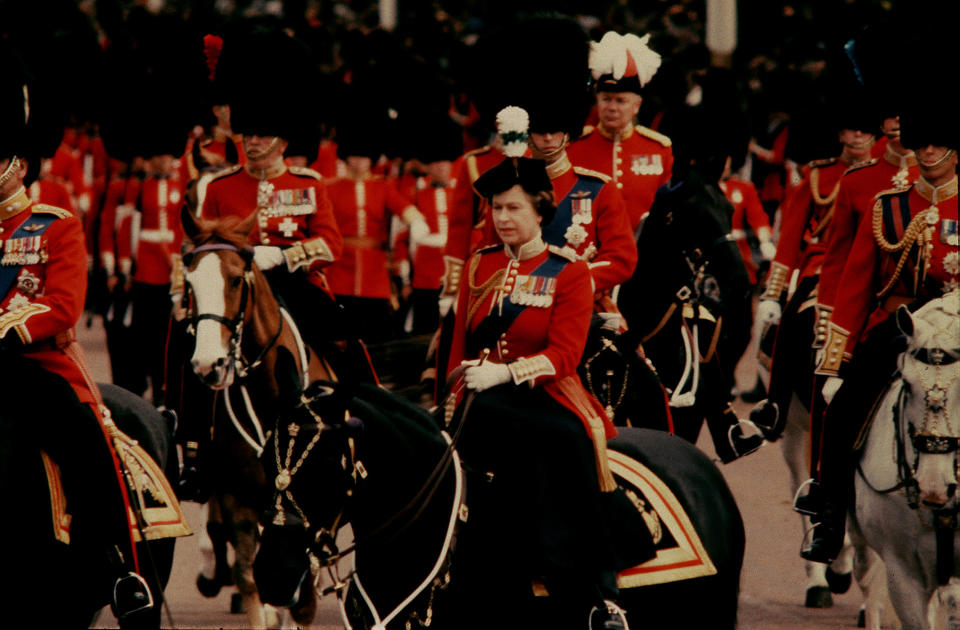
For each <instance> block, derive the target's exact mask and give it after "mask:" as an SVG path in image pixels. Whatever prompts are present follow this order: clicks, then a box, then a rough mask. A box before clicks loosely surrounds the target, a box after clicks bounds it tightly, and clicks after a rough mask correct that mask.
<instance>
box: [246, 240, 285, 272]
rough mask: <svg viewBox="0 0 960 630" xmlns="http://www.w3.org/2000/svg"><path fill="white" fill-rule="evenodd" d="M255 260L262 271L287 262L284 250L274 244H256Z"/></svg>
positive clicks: (254, 249) (254, 250)
mask: <svg viewBox="0 0 960 630" xmlns="http://www.w3.org/2000/svg"><path fill="white" fill-rule="evenodd" d="M253 262H255V263H257V267H260V271H266V270H267V269H273V268H274V267H278V266H280V265H282V264H284V263H285V262H286V259H285V258H284V257H283V250H282V249H280V248H279V247H276V246H274V245H256V246H254V248H253Z"/></svg>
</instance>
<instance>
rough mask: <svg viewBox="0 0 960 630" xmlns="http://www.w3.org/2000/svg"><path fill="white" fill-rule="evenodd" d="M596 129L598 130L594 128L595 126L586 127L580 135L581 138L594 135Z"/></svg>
mask: <svg viewBox="0 0 960 630" xmlns="http://www.w3.org/2000/svg"><path fill="white" fill-rule="evenodd" d="M594 129H596V127H594V126H593V125H584V126H583V133H581V134H580V137H581V138H583V137H586V136H589V135H590V134H591V133H593V130H594Z"/></svg>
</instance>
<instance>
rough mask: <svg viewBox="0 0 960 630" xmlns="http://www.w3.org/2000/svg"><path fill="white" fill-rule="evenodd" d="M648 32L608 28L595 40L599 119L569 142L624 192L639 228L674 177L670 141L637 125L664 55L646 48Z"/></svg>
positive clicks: (582, 162)
mask: <svg viewBox="0 0 960 630" xmlns="http://www.w3.org/2000/svg"><path fill="white" fill-rule="evenodd" d="M649 39H650V35H649V34H648V35H645V36H644V37H642V38H640V37H637V36H636V35H632V34H628V35H619V34H617V33H614V32H612V31H611V32H608V33H607V34H606V35H604V36H603V39H601V40H600V42H599V43H598V44H597V43H594V44H592V50H591V52H590V70H591V72H592V73H593V78H594V80H595V84H596V99H597V113H598V116H599V123H598V124H597V126H596V127H594V128H587V129H584V132H583V136H582V137H581V138H580V139H578V140H577V141H576V142H574V143H572V144H571V145H570V148H569V150H568V153H569V155H570V160H571V162H573V163H574V164H576V165H578V166H582V167H584V168H588V169H590V170H593V171H597V172H599V173H603V174H604V175H606V176H607V177H609V178H610V179H611V182H612V185H613V186H615V187H616V188H618V189H619V190H620V192H621V193H622V194H623V198H624V200H625V201H626V206H627V212H628V213H629V215H630V226H631V229H633V230H636V229H637V227H638V226H639V225H640V221H641V220H642V219H643V217H644V215H645V214H646V213H647V212H648V211H649V209H650V204H652V203H653V197H654V195H655V194H656V192H657V190H658V189H659V188H660V187H661V186H662V185H663V184H665V183H666V182H667V181H668V180H669V179H670V172H671V168H672V166H673V152H672V150H671V147H670V139H669V138H667V137H666V136H664V135H663V134H660V133H657V132H656V131H653V130H652V129H648V128H646V127H643V126H642V125H636V124H634V119H635V118H636V115H637V113H638V112H639V111H640V105H641V104H642V102H643V97H642V93H643V87H644V86H645V85H647V83H649V82H650V79H652V78H653V75H654V74H655V73H656V71H657V69H658V68H659V67H660V55H658V54H657V53H655V52H654V51H653V50H651V49H650V48H649V47H648V46H647V42H648V41H649Z"/></svg>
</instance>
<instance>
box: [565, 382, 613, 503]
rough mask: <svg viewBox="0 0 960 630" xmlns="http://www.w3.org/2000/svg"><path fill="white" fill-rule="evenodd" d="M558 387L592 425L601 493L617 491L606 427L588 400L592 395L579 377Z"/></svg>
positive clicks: (592, 437) (591, 437) (591, 434)
mask: <svg viewBox="0 0 960 630" xmlns="http://www.w3.org/2000/svg"><path fill="white" fill-rule="evenodd" d="M557 386H558V387H559V389H560V391H561V392H563V395H564V396H566V397H567V400H569V401H570V402H572V403H573V404H574V406H575V407H576V408H577V410H578V411H579V412H580V414H581V415H582V416H583V417H584V418H586V421H587V423H588V424H589V425H590V441H591V442H593V454H594V456H595V457H596V461H597V481H598V482H599V483H600V492H613V491H614V490H616V489H617V481H616V480H615V479H614V478H613V473H612V472H611V471H610V461H609V460H608V459H607V433H606V427H604V424H603V419H602V418H600V416H598V415H597V414H596V412H595V411H594V409H593V405H592V404H591V402H590V399H589V398H588V397H589V396H590V394H588V393H587V392H586V390H585V389H584V388H583V384H582V383H581V382H580V378H579V377H577V376H566V377H564V378H562V379H560V380H558V381H557Z"/></svg>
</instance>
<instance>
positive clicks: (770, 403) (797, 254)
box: [751, 90, 877, 435]
mask: <svg viewBox="0 0 960 630" xmlns="http://www.w3.org/2000/svg"><path fill="white" fill-rule="evenodd" d="M840 96H841V95H840V94H839V93H838V94H837V97H838V102H837V104H836V105H835V112H836V116H837V118H836V128H837V130H838V131H837V137H838V140H839V142H840V144H841V146H842V149H841V153H840V155H839V156H838V157H835V158H828V159H823V160H815V161H814V162H811V163H810V164H808V166H807V175H806V176H805V177H804V179H803V181H802V183H801V184H800V186H799V187H798V188H797V189H796V190H795V191H794V192H793V194H792V195H791V197H790V198H789V200H788V201H787V202H786V203H785V205H784V207H783V211H782V217H783V218H782V226H781V231H780V238H779V241H778V243H777V254H776V256H775V257H774V259H773V263H771V265H770V271H769V273H768V275H767V280H766V285H765V288H764V292H763V294H762V295H761V296H760V303H759V305H758V306H757V314H756V320H755V322H754V326H755V334H754V337H755V338H757V339H761V338H762V337H763V336H764V332H765V331H766V329H767V327H769V326H773V325H777V324H779V328H778V330H777V336H776V342H775V345H774V352H775V354H774V356H773V357H772V359H773V363H772V365H771V370H770V388H769V397H768V399H767V400H766V401H764V402H761V403H760V406H759V408H758V409H755V410H753V412H752V413H751V419H752V420H753V421H754V423H755V424H757V426H759V427H761V428H762V429H764V430H765V431H766V432H767V433H768V434H770V435H776V434H777V433H778V432H779V430H780V429H781V428H782V424H783V421H784V420H785V417H786V410H787V406H788V404H789V402H790V396H791V389H790V379H791V373H790V370H791V369H793V368H795V367H796V366H797V365H798V364H799V365H807V364H809V362H810V356H809V355H810V352H811V350H810V347H809V345H808V344H807V343H805V340H806V339H807V336H806V335H804V334H803V333H802V332H799V331H801V330H803V328H804V325H805V324H804V323H803V322H805V321H806V319H807V317H808V316H809V315H810V312H809V309H810V308H811V307H812V306H813V304H814V303H815V299H814V300H813V301H812V302H811V301H810V298H811V296H813V295H814V292H815V291H816V287H817V281H818V279H819V274H820V265H821V262H822V261H823V256H824V252H825V251H826V237H827V234H828V232H827V228H828V226H829V225H830V224H831V221H832V219H833V216H834V208H835V205H836V203H835V202H836V199H837V195H838V194H839V192H840V182H841V176H842V175H843V174H844V173H845V172H846V171H847V169H849V168H851V167H854V166H859V165H861V164H865V163H866V162H868V161H869V159H870V147H871V146H872V145H873V143H874V135H873V134H874V129H876V128H877V119H876V116H875V115H874V113H873V112H872V111H871V110H872V108H871V105H870V103H869V102H868V100H867V99H866V98H865V96H866V95H865V94H864V93H863V91H862V90H859V91H855V92H851V93H849V94H844V95H843V104H842V105H840V100H839V97H840ZM794 273H796V275H797V276H798V278H799V280H798V282H797V288H796V290H795V291H794V293H793V295H792V296H785V293H786V292H787V287H788V285H789V284H791V275H792V274H794ZM784 299H787V307H786V309H783V308H782V307H781V301H782V300H784ZM781 315H782V319H781ZM811 325H812V324H811ZM798 362H799V363H798ZM778 363H779V366H778ZM778 418H779V421H778Z"/></svg>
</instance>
